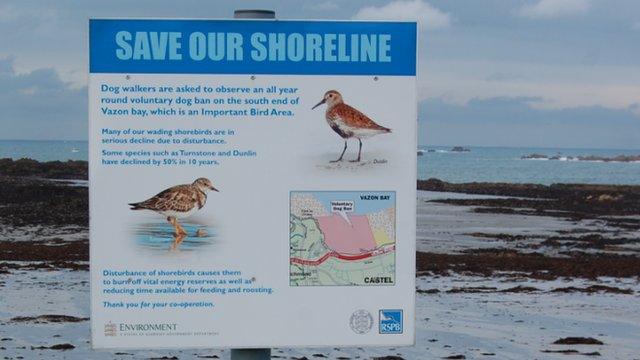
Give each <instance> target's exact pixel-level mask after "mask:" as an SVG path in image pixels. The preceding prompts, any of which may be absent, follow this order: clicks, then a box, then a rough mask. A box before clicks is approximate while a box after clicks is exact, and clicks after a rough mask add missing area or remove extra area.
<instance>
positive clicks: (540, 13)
mask: <svg viewBox="0 0 640 360" xmlns="http://www.w3.org/2000/svg"><path fill="white" fill-rule="evenodd" d="M590 8H591V0H539V1H538V2H537V3H535V4H528V5H524V6H523V7H522V8H521V9H520V11H519V12H518V13H519V15H520V16H524V17H528V18H532V19H550V18H558V17H564V16H573V15H579V14H584V13H586V12H587V11H589V9H590Z"/></svg>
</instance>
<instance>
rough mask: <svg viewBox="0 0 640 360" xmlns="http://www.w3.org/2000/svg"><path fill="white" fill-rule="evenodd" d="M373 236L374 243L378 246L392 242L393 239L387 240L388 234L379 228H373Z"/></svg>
mask: <svg viewBox="0 0 640 360" xmlns="http://www.w3.org/2000/svg"><path fill="white" fill-rule="evenodd" d="M373 238H374V239H375V241H376V245H377V246H378V247H380V246H382V245H386V244H393V241H391V240H389V236H388V235H387V232H386V231H384V230H381V229H374V230H373Z"/></svg>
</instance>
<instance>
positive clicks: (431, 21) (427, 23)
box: [353, 0, 451, 30]
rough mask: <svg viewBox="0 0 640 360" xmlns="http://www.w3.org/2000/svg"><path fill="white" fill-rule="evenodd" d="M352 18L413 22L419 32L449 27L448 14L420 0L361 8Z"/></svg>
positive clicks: (397, 1) (399, 0)
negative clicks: (416, 23)
mask: <svg viewBox="0 0 640 360" xmlns="http://www.w3.org/2000/svg"><path fill="white" fill-rule="evenodd" d="M353 18H354V19H362V20H415V21H417V22H418V26H419V28H420V30H433V29H440V28H446V27H449V26H450V25H451V15H450V14H448V13H445V12H442V11H440V10H438V9H437V8H435V7H433V6H432V5H430V4H429V3H427V2H425V1H422V0H408V1H404V0H396V1H392V2H390V3H388V4H386V5H383V6H380V7H376V6H367V7H363V8H362V9H360V10H359V11H358V12H357V13H356V14H355V15H354V16H353Z"/></svg>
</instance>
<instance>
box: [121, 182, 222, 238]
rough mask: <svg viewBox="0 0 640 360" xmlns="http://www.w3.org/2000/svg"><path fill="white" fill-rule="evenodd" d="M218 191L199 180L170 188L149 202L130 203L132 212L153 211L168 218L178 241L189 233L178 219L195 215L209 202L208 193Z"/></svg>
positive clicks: (211, 185) (210, 184) (148, 200)
mask: <svg viewBox="0 0 640 360" xmlns="http://www.w3.org/2000/svg"><path fill="white" fill-rule="evenodd" d="M209 190H213V191H218V189H216V188H215V187H213V184H212V183H211V181H210V180H209V179H207V178H199V179H197V180H196V181H194V182H193V183H191V184H184V185H176V186H173V187H170V188H168V189H166V190H164V191H162V192H160V193H158V194H157V195H156V196H154V197H152V198H149V199H147V200H144V201H141V202H137V203H130V204H129V205H130V206H131V210H151V211H155V212H157V213H159V214H162V215H164V216H166V217H167V221H168V222H169V223H170V224H171V225H173V229H174V230H175V233H174V235H175V237H176V239H178V238H180V239H182V238H184V237H185V236H186V235H187V232H186V231H185V230H184V228H183V227H182V226H181V225H180V224H179V223H178V219H180V218H186V217H188V216H191V215H193V214H194V213H195V212H196V211H198V210H200V209H202V207H203V206H204V204H205V203H206V202H207V192H208V191H209Z"/></svg>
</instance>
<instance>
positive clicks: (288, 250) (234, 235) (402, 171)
mask: <svg viewBox="0 0 640 360" xmlns="http://www.w3.org/2000/svg"><path fill="white" fill-rule="evenodd" d="M263 15H264V14H263ZM269 15H270V16H271V17H273V16H274V14H273V12H270V13H269ZM238 16H250V17H251V18H256V17H257V16H256V15H255V13H251V12H247V11H239V12H237V13H236V17H238ZM89 48H90V74H89V124H90V125H89V168H90V179H89V180H90V245H91V289H92V291H91V298H92V309H91V312H92V315H91V319H92V339H93V346H94V347H96V348H112V349H115V348H118V349H140V348H154V349H158V348H195V347H203V348H210V347H218V348H233V349H234V350H233V351H232V357H233V358H234V359H265V358H269V355H270V350H269V348H271V347H305V346H397V345H411V344H413V342H414V301H415V222H416V213H415V211H416V203H415V202H416V190H415V183H416V125H417V124H416V121H415V119H416V118H417V116H416V112H417V111H416V110H417V107H416V81H415V74H416V24H415V23H414V22H354V21H286V20H278V21H257V20H250V19H238V18H236V19H234V20H181V19H93V20H91V21H90V46H89ZM240 349H246V350H240Z"/></svg>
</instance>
